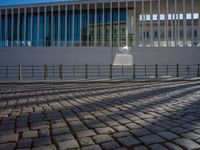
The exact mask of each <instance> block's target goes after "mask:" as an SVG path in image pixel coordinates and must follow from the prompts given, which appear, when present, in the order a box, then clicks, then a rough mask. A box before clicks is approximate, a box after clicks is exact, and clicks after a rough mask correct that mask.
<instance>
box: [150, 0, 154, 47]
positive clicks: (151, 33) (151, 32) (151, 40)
mask: <svg viewBox="0 0 200 150" xmlns="http://www.w3.org/2000/svg"><path fill="white" fill-rule="evenodd" d="M150 30H151V31H150V38H151V39H150V47H152V46H154V44H153V14H152V0H150Z"/></svg>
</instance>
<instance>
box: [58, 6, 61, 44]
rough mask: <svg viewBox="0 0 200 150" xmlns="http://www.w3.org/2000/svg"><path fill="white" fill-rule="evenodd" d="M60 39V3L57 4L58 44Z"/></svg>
mask: <svg viewBox="0 0 200 150" xmlns="http://www.w3.org/2000/svg"><path fill="white" fill-rule="evenodd" d="M61 42H62V41H60V5H58V46H60V45H61Z"/></svg>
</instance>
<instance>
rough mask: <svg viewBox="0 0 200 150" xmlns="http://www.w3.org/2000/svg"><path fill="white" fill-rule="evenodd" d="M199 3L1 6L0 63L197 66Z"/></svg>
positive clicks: (111, 0)
mask: <svg viewBox="0 0 200 150" xmlns="http://www.w3.org/2000/svg"><path fill="white" fill-rule="evenodd" d="M198 63H200V1H199V0H118V1H116V0H101V1H97V0H80V1H71V2H69V1H68V2H56V3H40V4H29V5H16V6H3V7H0V64H1V65H13V64H23V65H35V64H69V65H71V64H73V65H77V64H99V65H101V64H114V65H132V64H198Z"/></svg>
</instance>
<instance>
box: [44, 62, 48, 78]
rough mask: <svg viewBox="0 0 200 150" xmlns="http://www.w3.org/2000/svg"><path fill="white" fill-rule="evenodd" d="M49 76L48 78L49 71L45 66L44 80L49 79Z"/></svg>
mask: <svg viewBox="0 0 200 150" xmlns="http://www.w3.org/2000/svg"><path fill="white" fill-rule="evenodd" d="M47 76H48V70H47V65H46V64H45V65H44V80H46V79H47Z"/></svg>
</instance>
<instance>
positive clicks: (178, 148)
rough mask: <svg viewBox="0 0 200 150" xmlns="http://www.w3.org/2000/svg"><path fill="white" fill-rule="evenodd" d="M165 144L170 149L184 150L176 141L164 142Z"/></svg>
mask: <svg viewBox="0 0 200 150" xmlns="http://www.w3.org/2000/svg"><path fill="white" fill-rule="evenodd" d="M163 145H165V146H166V147H168V148H169V149H170V150H183V149H182V148H181V147H179V146H178V145H175V144H174V143H171V142H167V143H164V144H163Z"/></svg>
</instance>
